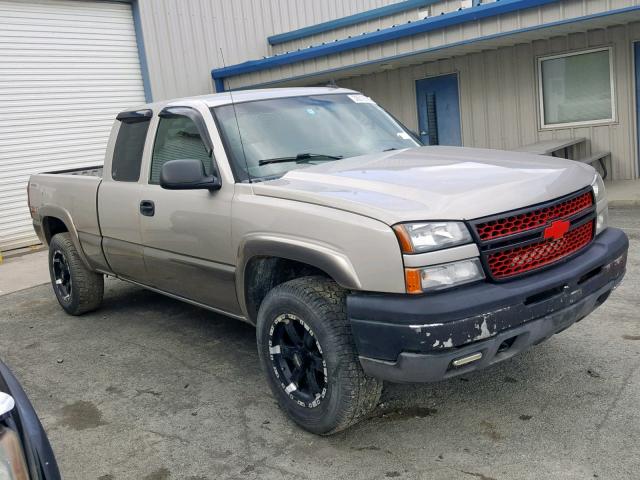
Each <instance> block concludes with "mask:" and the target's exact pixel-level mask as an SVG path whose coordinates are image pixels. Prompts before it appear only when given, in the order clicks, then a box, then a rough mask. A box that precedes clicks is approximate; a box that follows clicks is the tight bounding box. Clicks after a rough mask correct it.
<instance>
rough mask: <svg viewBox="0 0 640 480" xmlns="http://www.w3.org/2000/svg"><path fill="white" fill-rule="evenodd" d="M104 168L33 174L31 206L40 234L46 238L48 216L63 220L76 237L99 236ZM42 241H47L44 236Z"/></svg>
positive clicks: (94, 167)
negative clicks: (99, 195)
mask: <svg viewBox="0 0 640 480" xmlns="http://www.w3.org/2000/svg"><path fill="white" fill-rule="evenodd" d="M101 182H102V166H101V165H99V166H91V167H83V168H75V169H68V170H57V171H53V172H49V173H40V174H37V175H32V176H31V178H30V179H29V186H28V191H29V207H30V209H31V212H32V217H33V218H34V227H35V230H36V232H37V233H38V235H39V236H40V235H46V232H47V228H46V227H47V226H46V225H40V224H39V221H40V220H39V219H42V220H44V221H45V223H46V219H47V217H49V216H50V217H55V218H58V219H62V220H63V221H64V222H65V224H66V225H67V228H68V229H69V230H71V228H74V229H75V230H76V233H77V235H78V236H79V237H80V238H82V236H83V235H92V236H99V235H100V227H99V225H98V211H97V202H96V199H97V195H98V188H99V187H100V183H101ZM41 240H44V239H43V238H42V237H41Z"/></svg>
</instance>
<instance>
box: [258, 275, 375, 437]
mask: <svg viewBox="0 0 640 480" xmlns="http://www.w3.org/2000/svg"><path fill="white" fill-rule="evenodd" d="M345 297H346V293H345V291H344V290H343V289H342V288H340V287H339V286H338V285H337V284H336V283H334V282H333V281H331V280H329V279H326V278H323V277H302V278H298V279H295V280H291V281H289V282H286V283H283V284H281V285H278V286H277V287H275V288H274V289H273V290H271V291H270V292H269V293H268V294H267V296H266V298H265V299H264V301H263V302H262V305H261V306H260V311H259V313H258V324H257V341H258V353H259V356H260V363H261V364H262V368H263V370H264V371H265V374H266V376H267V380H268V383H269V386H270V388H271V390H272V392H273V394H274V395H275V397H276V399H277V400H278V404H279V405H280V407H281V408H282V409H283V410H284V411H285V412H286V413H287V414H288V415H289V416H290V417H291V418H292V419H293V420H294V421H295V422H296V423H297V424H298V425H300V426H301V427H302V428H304V429H305V430H308V431H310V432H312V433H316V434H321V435H327V434H332V433H336V432H338V431H340V430H343V429H345V428H347V427H349V426H351V425H353V424H355V423H357V422H358V421H360V420H361V419H362V418H363V417H365V416H366V415H367V413H369V412H370V411H371V410H372V409H374V408H375V406H376V405H377V403H378V400H379V398H380V393H381V390H382V382H380V381H379V380H376V379H374V378H371V377H368V376H366V375H365V374H364V372H363V370H362V367H361V366H360V362H359V361H358V356H357V354H356V350H355V345H354V343H353V338H352V335H351V326H350V325H349V322H348V319H347V315H346V301H345Z"/></svg>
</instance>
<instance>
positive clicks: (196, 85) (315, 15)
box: [139, 0, 393, 100]
mask: <svg viewBox="0 0 640 480" xmlns="http://www.w3.org/2000/svg"><path fill="white" fill-rule="evenodd" d="M388 3H393V2H389V1H385V0H358V1H352V0H348V1H347V0H323V1H321V2H318V1H316V0H233V1H228V0H225V1H212V0H180V1H176V0H140V3H139V5H140V20H141V24H142V30H143V35H144V40H145V42H144V43H145V51H146V56H147V62H148V69H149V77H150V83H151V91H152V94H153V98H154V100H162V99H167V98H176V97H181V96H189V95H199V94H205V93H210V92H211V91H212V90H213V88H212V85H211V75H210V71H211V69H212V68H217V67H221V66H222V58H221V55H220V49H222V51H223V52H224V57H225V58H224V59H225V63H226V64H227V65H233V64H236V63H240V62H244V61H246V60H253V59H256V58H261V57H263V56H266V55H270V54H271V51H270V48H269V44H268V42H267V37H269V36H270V35H273V34H276V33H282V32H287V31H290V30H295V29H298V28H301V27H305V26H308V25H313V24H316V23H320V22H325V21H328V20H333V19H336V18H339V17H343V16H346V15H351V14H354V13H358V12H363V11H365V10H370V9H372V8H376V7H379V6H382V5H385V4H388Z"/></svg>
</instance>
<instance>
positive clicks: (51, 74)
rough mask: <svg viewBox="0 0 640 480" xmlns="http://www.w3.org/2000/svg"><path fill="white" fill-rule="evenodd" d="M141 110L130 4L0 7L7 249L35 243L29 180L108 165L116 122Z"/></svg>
mask: <svg viewBox="0 0 640 480" xmlns="http://www.w3.org/2000/svg"><path fill="white" fill-rule="evenodd" d="M141 103H144V87H143V83H142V74H141V70H140V60H139V58H138V47H137V44H136V35H135V30H134V24H133V17H132V11H131V6H130V5H129V4H127V3H117V2H113V3H111V2H102V1H79V0H0V250H2V251H7V250H11V249H14V248H19V247H24V246H27V245H32V244H35V243H37V242H38V240H37V238H36V237H35V235H34V233H33V228H32V226H31V218H30V216H29V209H28V207H27V193H26V184H27V180H28V178H29V175H31V174H33V173H38V172H46V171H51V170H58V169H65V168H74V167H83V166H90V165H97V164H101V163H102V162H103V159H104V151H105V146H106V142H107V139H108V136H109V131H110V128H111V124H112V122H113V119H114V118H115V115H116V114H117V113H118V112H119V111H121V110H123V109H125V108H128V107H131V106H135V105H138V104H141Z"/></svg>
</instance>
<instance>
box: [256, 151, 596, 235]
mask: <svg viewBox="0 0 640 480" xmlns="http://www.w3.org/2000/svg"><path fill="white" fill-rule="evenodd" d="M594 175H595V171H594V169H593V168H591V167H590V166H588V165H585V164H582V163H579V162H574V161H571V160H564V159H559V158H553V157H544V156H539V155H531V154H525V153H518V152H508V151H502V150H488V149H477V148H463V147H420V148H412V149H406V150H398V151H391V152H383V153H376V154H371V155H364V156H360V157H353V158H348V159H344V160H338V161H332V162H326V163H322V164H319V165H314V166H310V167H307V168H301V169H297V170H292V171H290V172H289V173H287V174H286V175H284V176H283V177H281V178H279V179H277V180H271V181H267V182H261V183H254V184H253V189H254V193H255V194H257V195H265V196H270V197H277V198H284V199H289V200H295V201H301V202H308V203H314V204H318V205H324V206H328V207H332V208H337V209H341V210H346V211H350V212H354V213H357V214H360V215H365V216H368V217H372V218H375V219H378V220H381V221H383V222H385V223H387V224H388V225H393V224H395V223H399V222H405V221H414V220H418V221H419V220H467V219H474V218H478V217H484V216H487V215H492V214H496V213H501V212H505V211H508V210H514V209H517V208H522V207H526V206H529V205H533V204H537V203H540V202H544V201H547V200H552V199H554V198H557V197H561V196H563V195H566V194H569V193H572V192H575V191H577V190H579V189H581V188H584V187H586V186H587V185H589V184H590V183H591V182H592V180H593V178H594Z"/></svg>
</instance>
